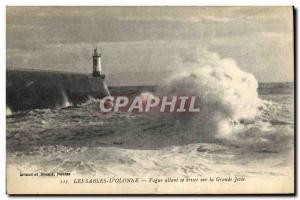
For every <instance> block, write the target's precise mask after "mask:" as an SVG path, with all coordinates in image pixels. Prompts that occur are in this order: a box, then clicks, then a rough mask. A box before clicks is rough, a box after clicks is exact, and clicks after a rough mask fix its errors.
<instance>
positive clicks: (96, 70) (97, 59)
mask: <svg viewBox="0 0 300 200" xmlns="http://www.w3.org/2000/svg"><path fill="white" fill-rule="evenodd" d="M93 76H94V77H101V78H103V79H104V77H105V75H104V74H102V66H101V54H100V53H98V49H97V48H96V49H94V53H93Z"/></svg>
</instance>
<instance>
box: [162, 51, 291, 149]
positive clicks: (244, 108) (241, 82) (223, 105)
mask: <svg viewBox="0 0 300 200" xmlns="http://www.w3.org/2000/svg"><path fill="white" fill-rule="evenodd" d="M257 88H258V83H257V80H256V79H255V77H254V76H253V75H252V74H250V73H247V72H244V71H242V70H241V69H240V68H239V66H238V65H237V64H236V62H235V61H234V60H233V59H230V58H220V57H219V56H218V55H217V54H215V53H210V52H207V51H201V52H200V54H199V55H198V60H197V62H195V63H185V68H184V69H183V70H181V71H179V72H178V71H177V72H176V73H175V74H174V75H172V76H171V77H170V78H169V79H167V80H166V81H165V82H164V83H163V84H162V85H161V86H160V87H159V88H158V93H160V94H164V95H181V94H184V95H191V96H192V95H196V96H197V98H199V99H200V101H201V111H200V112H199V113H198V114H197V115H192V116H185V117H184V116H179V117H177V116H176V115H174V114H172V116H171V115H170V116H169V117H170V119H173V120H174V121H178V120H179V121H181V122H184V123H177V124H178V125H179V126H182V125H183V124H186V125H187V128H188V129H189V132H190V133H192V134H195V137H198V136H199V135H201V137H202V138H203V140H205V141H210V142H213V141H221V142H223V143H228V144H232V145H235V146H240V147H241V146H243V147H247V148H252V149H254V150H256V151H277V150H279V151H280V150H282V149H283V148H286V146H287V145H286V144H287V143H288V142H290V141H291V138H292V137H293V135H292V133H293V131H292V130H293V129H292V127H290V128H288V130H287V128H286V127H284V128H282V127H280V126H274V124H272V122H276V119H274V118H273V119H272V118H271V117H274V116H271V115H272V113H274V106H276V105H274V104H272V103H270V102H267V101H264V100H261V99H260V98H259V97H258V93H257ZM277 109H278V108H277ZM267 113H269V116H268V114H267ZM277 122H278V120H277ZM279 122H280V120H279ZM281 122H282V123H285V122H284V120H282V121H281ZM282 123H281V124H280V123H279V124H277V125H282Z"/></svg>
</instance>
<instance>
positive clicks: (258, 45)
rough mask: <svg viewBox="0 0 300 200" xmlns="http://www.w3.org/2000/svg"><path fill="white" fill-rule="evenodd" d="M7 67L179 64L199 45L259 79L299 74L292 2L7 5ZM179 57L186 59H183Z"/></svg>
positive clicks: (121, 71)
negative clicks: (95, 54)
mask: <svg viewBox="0 0 300 200" xmlns="http://www.w3.org/2000/svg"><path fill="white" fill-rule="evenodd" d="M6 12H7V13H6V15H7V16H6V23H7V24H6V38H7V44H6V45H7V52H6V53H7V67H8V68H35V69H52V70H61V71H75V72H83V73H89V72H91V69H92V60H91V54H92V51H93V48H94V47H95V46H98V47H100V49H101V52H102V56H103V69H104V70H105V73H106V74H107V76H109V75H113V74H118V75H119V76H122V75H126V72H127V73H128V72H130V71H150V72H153V74H155V73H158V72H159V71H160V70H164V71H166V70H176V68H180V67H184V64H182V63H185V62H188V61H189V60H191V59H193V55H194V52H195V51H196V49H198V48H206V49H208V50H209V51H212V52H216V53H218V54H219V55H220V56H221V57H231V58H233V59H235V60H236V62H237V63H238V65H239V66H240V67H241V68H242V69H243V70H245V71H248V72H251V73H253V74H254V75H255V76H256V78H257V79H258V80H259V81H293V21H292V19H293V17H292V8H291V7H7V10H6ZM178 63H180V64H178Z"/></svg>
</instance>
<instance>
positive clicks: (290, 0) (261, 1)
mask: <svg viewBox="0 0 300 200" xmlns="http://www.w3.org/2000/svg"><path fill="white" fill-rule="evenodd" d="M42 2H43V3H42ZM21 5H27V6H31V5H35V6H38V5H40V6H46V5H49V6H50V5H60V6H62V5H64V6H67V5H68V6H71V5H73V6H84V5H87V6H93V5H98V6H100V5H103V6H109V5H115V6H124V5H138V6H157V5H172V6H192V5H198V6H233V5H242V6H248V5H255V6H263V5H266V6H269V5H273V6H276V5H289V6H291V5H294V6H295V7H296V8H298V9H299V7H300V6H299V5H300V3H299V1H296V0H255V1H254V0H252V1H241V0H227V1H225V0H223V1H222V0H202V1H201V2H200V1H197V0H144V1H141V0H127V1H121V0H109V1H103V0H44V1H41V0H26V1H25V0H10V1H8V0H2V1H0V19H1V21H0V45H1V48H0V66H1V67H0V70H1V72H0V86H1V91H2V92H1V93H2V95H1V96H2V98H0V105H1V108H0V109H1V114H0V123H1V126H0V134H1V138H0V147H1V150H0V161H1V162H0V199H1V200H2V199H8V198H10V197H8V196H7V195H6V193H5V162H4V161H5V149H6V147H5V141H6V137H5V134H6V130H5V112H6V106H5V105H6V100H5V82H6V81H5V74H6V72H5V66H6V58H5V49H6V46H5V43H6V42H5V41H6V37H5V34H6V29H5V25H6V21H5V16H6V14H5V13H6V12H5V7H6V6H21ZM298 15H299V10H298ZM296 22H297V27H299V20H297V21H296ZM298 41H299V39H298ZM296 45H297V46H298V43H297V44H296ZM297 57H298V58H299V51H297ZM297 71H298V73H297V76H298V79H299V70H297ZM297 91H298V92H297V93H299V89H298V90H297ZM298 102H299V98H298ZM298 102H297V103H298ZM297 113H298V112H297ZM297 123H298V124H299V117H298V120H297ZM297 138H298V141H297V142H298V144H299V136H298V137H297ZM297 161H299V154H298V158H297ZM297 191H298V192H299V184H298V188H297ZM29 198H31V197H29ZM29 198H28V197H19V198H18V199H29ZM32 198H33V197H32ZM46 198H47V199H48V198H49V197H35V199H46ZM66 198H67V199H75V198H76V199H89V198H90V197H84V196H80V197H56V199H66ZM94 198H99V197H94ZM101 198H102V199H108V198H112V197H101ZM115 198H116V197H114V199H115ZM117 198H121V197H117ZM140 198H142V197H137V198H135V199H140ZM148 198H149V197H148ZM150 198H154V197H150ZM156 198H157V197H156ZM159 198H163V197H159ZM183 198H188V197H183ZM219 198H222V197H211V199H219ZM227 198H228V197H227ZM229 198H230V197H229ZM248 198H249V197H248ZM273 198H278V197H259V198H257V197H255V199H273ZM280 198H281V197H280ZM122 199H131V197H125V198H124V197H123V198H122Z"/></svg>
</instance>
